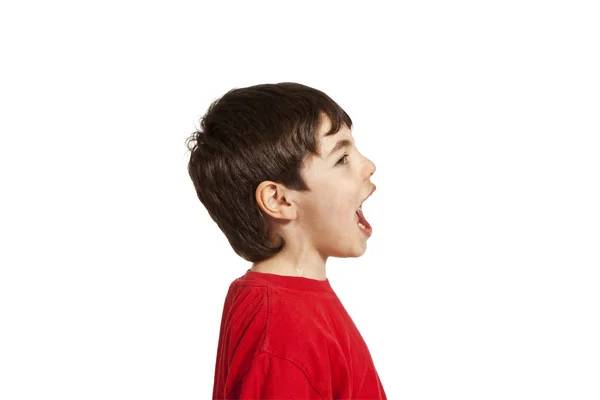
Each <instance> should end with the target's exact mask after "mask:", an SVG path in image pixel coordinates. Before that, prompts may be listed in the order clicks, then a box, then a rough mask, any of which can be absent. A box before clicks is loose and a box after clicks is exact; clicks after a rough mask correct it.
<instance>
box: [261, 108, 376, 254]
mask: <svg viewBox="0 0 600 400" xmlns="http://www.w3.org/2000/svg"><path fill="white" fill-rule="evenodd" d="M329 128H330V121H329V119H328V118H326V117H325V118H324V119H323V123H322V125H321V127H320V130H319V138H318V141H319V143H318V151H319V153H320V155H319V156H314V155H308V156H307V158H306V159H305V160H304V168H303V169H302V171H301V174H302V176H303V178H304V180H305V182H306V183H307V185H308V186H309V187H310V189H311V190H310V191H295V190H291V189H287V188H285V187H283V186H282V185H274V184H273V182H270V183H269V182H268V181H265V182H262V183H261V185H259V187H258V190H257V192H256V200H257V202H258V203H259V204H260V205H261V208H262V210H263V212H265V213H266V214H268V215H269V216H271V217H272V221H274V223H275V225H274V226H276V229H277V230H278V231H279V234H281V235H283V236H284V237H285V238H286V242H287V243H288V246H289V247H290V248H291V249H293V251H294V252H295V253H312V252H313V251H316V252H318V253H319V254H320V255H321V256H322V258H323V259H326V258H327V257H329V256H333V257H340V258H344V257H359V256H361V255H362V254H363V253H364V252H365V250H366V242H367V240H368V238H369V236H370V235H371V227H370V225H369V224H368V222H367V223H366V224H365V225H366V229H365V228H363V227H361V226H360V225H359V214H357V210H358V208H359V207H360V206H361V205H362V203H363V202H364V201H365V199H366V198H367V197H369V196H370V195H371V194H372V193H373V192H374V191H375V189H376V186H375V185H374V184H373V183H372V182H371V176H372V175H373V173H374V172H375V164H374V163H373V162H372V161H371V160H370V159H368V158H367V157H365V156H363V155H362V154H361V153H360V152H359V151H358V149H357V147H356V143H355V141H354V138H353V136H352V131H351V130H350V129H349V128H348V127H347V126H346V125H342V128H341V129H340V130H339V131H338V132H336V133H335V134H334V135H329V136H327V137H325V136H324V135H325V133H326V132H327V131H328V130H329ZM362 217H363V216H362V215H360V218H361V220H362ZM362 221H363V222H365V221H364V220H362ZM274 243H278V242H277V241H275V242H274Z"/></svg>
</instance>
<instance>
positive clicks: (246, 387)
mask: <svg viewBox="0 0 600 400" xmlns="http://www.w3.org/2000/svg"><path fill="white" fill-rule="evenodd" d="M354 398H361V399H387V397H386V395H385V392H384V390H383V386H382V385H381V381H380V380H379V375H378V374H377V371H376V370H375V365H374V364H373V360H372V358H371V354H370V352H369V349H368V348H367V345H366V343H365V341H364V340H363V338H362V336H361V335H360V333H359V331H358V329H357V327H356V325H355V324H354V322H353V321H352V318H350V315H349V314H348V313H347V312H346V309H345V308H344V306H343V305H342V303H341V302H340V300H339V299H338V297H337V295H336V293H335V292H334V291H333V289H332V288H331V285H330V283H329V280H328V279H325V280H324V281H321V280H316V279H310V278H303V277H296V276H283V275H276V274H268V273H263V272H255V271H251V270H250V269H248V270H247V271H246V273H245V275H243V276H242V277H240V278H237V279H235V280H234V281H233V282H232V283H231V285H230V286H229V290H228V292H227V296H226V298H225V304H224V307H223V316H222V319H221V329H220V334H219V345H218V349H217V361H216V366H215V382H214V388H213V399H354Z"/></svg>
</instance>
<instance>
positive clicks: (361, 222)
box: [356, 205, 373, 236]
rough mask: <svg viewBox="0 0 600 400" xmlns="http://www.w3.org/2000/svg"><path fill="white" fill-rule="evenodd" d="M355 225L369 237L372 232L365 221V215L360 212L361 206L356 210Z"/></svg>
mask: <svg viewBox="0 0 600 400" xmlns="http://www.w3.org/2000/svg"><path fill="white" fill-rule="evenodd" d="M356 224H357V225H358V228H359V229H360V230H361V231H362V232H363V233H366V234H368V235H369V236H370V235H371V233H372V232H373V228H372V227H371V225H370V224H369V221H367V220H366V218H365V215H364V214H363V211H362V205H361V206H360V207H359V208H358V210H356Z"/></svg>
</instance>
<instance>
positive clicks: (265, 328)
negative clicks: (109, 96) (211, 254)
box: [187, 82, 386, 399]
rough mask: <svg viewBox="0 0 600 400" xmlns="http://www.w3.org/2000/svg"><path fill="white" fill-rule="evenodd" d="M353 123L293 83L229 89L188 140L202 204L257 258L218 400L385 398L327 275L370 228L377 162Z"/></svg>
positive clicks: (241, 293) (357, 252)
mask: <svg viewBox="0 0 600 400" xmlns="http://www.w3.org/2000/svg"><path fill="white" fill-rule="evenodd" d="M351 128H352V120H351V119H350V117H349V116H348V114H346V112H345V111H344V110H343V109H342V108H341V107H340V106H339V105H338V104H337V103H336V102H334V101H333V100H332V99H331V98H330V97H329V96H327V95H326V94H325V93H323V92H321V91H319V90H316V89H313V88H311V87H308V86H304V85H300V84H298V83H291V82H285V83H279V84H262V85H256V86H250V87H246V88H241V89H233V90H230V91H229V92H227V93H226V94H225V95H224V96H223V97H221V98H220V99H218V100H216V101H214V102H213V103H212V104H211V105H210V107H209V108H208V110H207V112H206V114H205V115H204V117H203V118H202V121H201V128H200V129H199V130H198V131H197V132H194V133H193V134H192V136H191V137H190V138H188V142H187V145H188V148H189V149H190V150H191V156H190V161H189V165H188V172H189V174H190V177H191V179H192V181H193V183H194V187H195V189H196V193H197V195H198V198H199V199H200V201H201V202H202V204H203V205H204V206H205V207H206V209H207V210H208V212H209V214H210V216H211V218H212V219H213V220H214V221H215V222H216V223H217V225H218V226H219V228H220V229H221V230H222V231H223V233H224V234H225V236H226V237H227V239H228V241H229V243H230V244H231V246H232V248H233V250H234V251H235V252H236V253H237V254H238V255H239V256H240V257H242V258H244V259H245V260H247V261H249V262H252V267H251V268H250V269H248V270H247V271H246V273H245V274H244V275H243V276H242V277H240V278H237V279H235V280H234V281H233V282H232V283H231V285H230V286H229V290H228V292H227V295H226V298H225V303H224V307H223V315H222V319H221V328H220V336H219V343H218V349H217V360H216V367H215V381H214V388H213V399H250V398H252V399H354V398H361V399H386V395H385V392H384V390H383V387H382V384H381V381H380V380H379V376H378V374H377V371H376V369H375V366H374V365H373V361H372V358H371V355H370V353H369V350H368V348H367V345H366V344H365V342H364V340H363V338H362V336H361V335H360V333H359V331H358V329H357V327H356V326H355V324H354V322H353V321H352V319H351V318H350V315H349V314H348V313H347V311H346V310H345V308H344V306H343V305H342V303H341V302H340V300H339V298H338V297H337V295H336V293H335V292H334V291H333V289H332V287H331V285H330V283H329V280H328V279H327V277H326V274H325V262H326V261H327V258H328V257H329V256H333V257H360V256H361V255H362V254H363V253H364V252H365V250H366V247H367V239H368V238H369V237H370V236H371V232H372V229H371V226H370V225H369V223H368V222H367V221H366V220H365V218H364V215H363V214H362V210H361V206H362V203H363V202H364V201H365V200H366V199H367V198H368V197H369V196H370V195H371V194H373V192H374V191H375V185H374V184H373V183H372V182H371V180H370V179H371V175H373V173H374V172H375V164H373V162H372V161H371V160H369V159H368V158H366V157H364V156H363V155H362V154H361V153H360V152H359V151H358V149H357V148H356V147H355V144H354V140H353V137H352V132H351V130H350V129H351ZM191 142H194V146H191V145H190V144H191Z"/></svg>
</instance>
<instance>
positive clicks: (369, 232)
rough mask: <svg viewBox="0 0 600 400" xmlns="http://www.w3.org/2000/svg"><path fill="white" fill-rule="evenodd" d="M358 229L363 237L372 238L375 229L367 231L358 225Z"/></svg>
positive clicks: (368, 227)
mask: <svg viewBox="0 0 600 400" xmlns="http://www.w3.org/2000/svg"><path fill="white" fill-rule="evenodd" d="M356 227H357V228H358V230H359V231H361V232H362V234H363V235H365V236H366V237H371V235H372V234H373V228H372V227H370V226H367V227H365V229H363V228H361V227H360V226H358V224H356Z"/></svg>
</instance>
